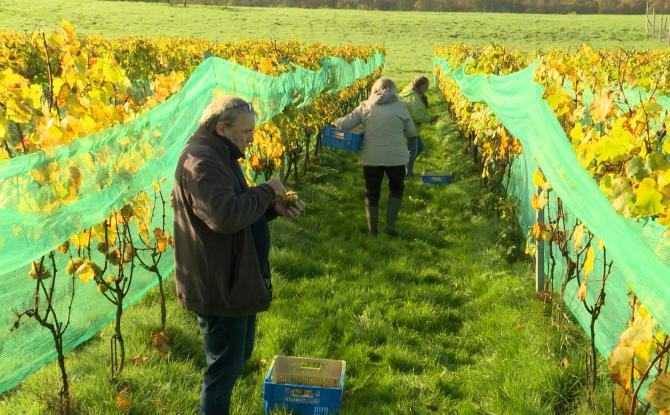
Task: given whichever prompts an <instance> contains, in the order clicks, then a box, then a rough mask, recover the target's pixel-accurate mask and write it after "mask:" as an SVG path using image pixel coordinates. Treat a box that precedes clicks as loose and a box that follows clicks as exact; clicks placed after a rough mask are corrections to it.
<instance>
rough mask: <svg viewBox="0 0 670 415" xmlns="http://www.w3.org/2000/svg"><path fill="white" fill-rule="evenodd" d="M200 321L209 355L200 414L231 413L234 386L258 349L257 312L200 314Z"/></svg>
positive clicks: (216, 414) (207, 355) (219, 414)
mask: <svg viewBox="0 0 670 415" xmlns="http://www.w3.org/2000/svg"><path fill="white" fill-rule="evenodd" d="M198 321H199V322H200V329H201V330H202V332H203V334H204V337H205V356H206V358H207V368H206V369H205V378H204V381H203V383H202V391H201V393H200V415H228V413H229V412H230V396H231V394H232V392H233V386H235V381H236V380H237V378H238V377H239V376H240V374H242V368H243V367H244V362H246V361H247V360H248V359H249V357H251V352H252V351H253V350H254V337H255V335H256V315H255V314H254V315H251V316H246V317H221V316H200V315H198Z"/></svg>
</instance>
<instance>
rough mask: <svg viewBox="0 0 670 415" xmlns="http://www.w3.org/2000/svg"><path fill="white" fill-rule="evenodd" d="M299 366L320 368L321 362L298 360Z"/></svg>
mask: <svg viewBox="0 0 670 415" xmlns="http://www.w3.org/2000/svg"><path fill="white" fill-rule="evenodd" d="M300 368H302V369H321V363H319V362H300Z"/></svg>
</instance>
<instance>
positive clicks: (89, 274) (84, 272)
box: [76, 260, 95, 284]
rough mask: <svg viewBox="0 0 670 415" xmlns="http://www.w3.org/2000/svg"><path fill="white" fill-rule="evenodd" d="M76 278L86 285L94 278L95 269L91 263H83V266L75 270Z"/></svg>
mask: <svg viewBox="0 0 670 415" xmlns="http://www.w3.org/2000/svg"><path fill="white" fill-rule="evenodd" d="M76 273H77V276H78V277H79V279H80V280H81V282H83V283H84V284H86V283H88V282H89V281H90V280H91V279H93V278H94V277H95V269H94V267H93V265H92V262H91V261H88V260H87V261H84V263H83V264H81V265H80V266H79V268H77V271H76Z"/></svg>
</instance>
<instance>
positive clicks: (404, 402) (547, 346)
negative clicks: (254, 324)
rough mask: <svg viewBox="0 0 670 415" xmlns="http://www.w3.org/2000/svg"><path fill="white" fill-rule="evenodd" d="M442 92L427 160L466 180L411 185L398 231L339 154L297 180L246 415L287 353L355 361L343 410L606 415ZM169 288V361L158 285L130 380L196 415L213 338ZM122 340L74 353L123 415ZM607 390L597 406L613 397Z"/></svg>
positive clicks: (84, 373) (86, 401) (0, 409)
mask: <svg viewBox="0 0 670 415" xmlns="http://www.w3.org/2000/svg"><path fill="white" fill-rule="evenodd" d="M430 98H431V101H433V103H434V105H433V107H434V108H435V109H434V110H433V111H435V112H439V113H442V114H443V118H442V119H441V120H440V121H438V123H437V125H436V127H431V128H427V129H425V130H424V131H423V133H424V136H425V137H426V139H427V143H428V147H427V148H428V150H427V151H426V154H425V156H422V158H420V159H419V161H418V162H417V166H416V169H417V171H421V170H424V169H426V170H433V169H447V170H451V171H453V173H454V177H455V178H456V179H457V180H456V181H455V182H454V183H453V184H451V185H449V186H446V187H431V186H427V185H422V184H421V183H420V182H419V181H418V180H416V179H414V180H410V181H409V182H408V185H407V189H406V196H405V201H404V206H403V208H402V212H401V215H400V218H399V224H398V225H399V229H400V230H401V231H402V233H403V236H402V237H401V238H400V239H393V238H389V237H386V236H383V235H380V236H379V237H377V238H371V237H369V236H368V235H367V234H366V225H365V218H364V209H363V178H362V174H361V170H360V167H358V166H357V165H356V162H355V159H354V158H353V157H352V156H350V155H349V154H345V153H340V152H334V151H332V150H328V151H325V152H324V153H323V154H322V156H321V160H320V165H319V167H318V168H317V169H316V170H315V171H314V172H313V173H311V174H310V176H309V177H308V179H307V180H305V181H303V182H302V183H301V184H300V185H299V186H298V187H297V188H298V190H299V191H300V192H301V194H302V195H303V198H304V199H305V200H307V201H308V205H307V211H306V212H307V213H306V215H305V217H303V218H302V219H301V220H299V221H288V220H284V221H281V220H280V221H276V222H274V223H273V224H272V232H273V242H274V246H273V249H272V252H271V263H272V265H273V270H274V277H275V286H276V291H275V301H274V303H273V306H272V308H271V310H270V311H269V312H267V313H263V314H261V316H260V320H259V336H258V340H257V347H256V350H255V351H254V354H253V356H252V359H251V362H250V364H249V365H248V367H247V370H246V371H245V375H244V376H243V378H242V379H241V381H240V382H239V383H238V387H237V388H236V390H235V392H234V401H235V403H234V405H235V407H234V410H233V414H236V415H257V414H261V413H262V398H261V385H262V379H263V376H264V374H265V372H266V370H267V362H269V361H270V360H271V359H272V357H273V356H274V355H278V354H287V355H298V356H313V357H328V358H335V359H344V360H346V362H347V374H346V386H345V394H344V398H343V403H342V412H341V413H342V414H343V415H380V414H381V415H418V414H456V413H457V414H514V415H518V414H554V413H561V414H562V413H569V412H571V413H579V414H589V413H592V412H591V410H590V409H587V408H586V407H585V406H584V403H585V395H584V392H583V385H582V381H581V379H582V373H583V370H584V369H583V362H582V359H583V350H585V343H584V340H583V338H582V337H581V335H580V332H579V331H577V330H576V329H575V328H574V326H571V325H567V326H565V327H563V328H562V330H560V331H559V330H557V329H556V328H555V327H553V326H552V325H551V323H550V320H549V319H548V318H547V317H546V314H547V312H548V310H547V308H546V306H545V305H543V304H542V303H541V302H539V301H537V300H535V298H534V294H533V281H532V275H531V274H530V272H529V263H528V262H526V261H520V262H514V263H511V264H510V263H508V262H507V260H506V259H505V246H501V245H500V244H498V243H497V242H496V241H497V233H498V232H499V230H500V229H501V226H502V225H501V224H500V223H499V222H498V221H497V220H496V218H495V217H492V215H491V213H490V212H486V211H480V210H478V209H476V208H475V207H474V205H475V204H474V203H473V200H474V199H475V198H476V196H477V195H478V193H479V178H478V174H477V168H476V166H475V165H474V163H472V162H471V160H470V159H469V158H468V157H467V156H464V155H463V153H462V149H463V145H464V143H463V142H462V141H461V140H460V139H459V136H458V133H457V132H456V130H455V127H454V125H453V124H451V122H450V121H449V120H448V118H447V117H445V116H444V104H438V103H437V102H436V101H437V100H438V99H439V97H438V96H437V95H432V96H431V97H430ZM385 193H386V190H384V193H383V200H385ZM381 216H382V217H383V211H382V215H381ZM168 292H170V298H169V300H168V303H169V314H168V327H167V331H168V333H169V334H170V335H171V336H172V344H171V353H170V354H169V356H162V355H160V354H159V353H157V352H155V351H153V350H152V348H151V345H150V340H149V337H150V333H151V332H152V330H153V329H154V328H156V326H157V324H158V312H159V311H158V304H157V299H158V296H157V294H156V293H155V292H154V293H153V294H151V295H150V296H148V297H147V298H145V299H144V300H143V301H142V302H140V303H139V304H137V305H134V306H133V307H131V308H130V309H129V310H128V312H127V313H126V314H125V315H124V321H125V322H126V323H125V325H124V326H125V327H126V328H127V332H126V338H127V340H126V342H127V355H128V357H129V358H130V357H135V356H140V357H142V356H148V360H147V361H146V362H144V363H140V364H138V365H134V364H130V363H129V364H128V366H127V368H126V369H125V371H124V373H123V374H122V376H121V378H120V379H119V382H121V383H126V384H127V385H128V387H129V391H130V395H129V399H130V403H131V409H130V411H129V413H131V414H155V413H163V414H194V413H196V412H197V407H198V399H199V395H198V394H199V388H200V382H201V376H202V375H201V374H202V370H203V367H204V356H203V351H202V336H201V334H200V332H199V329H198V327H197V323H196V322H195V320H194V318H193V316H192V315H190V314H189V313H187V312H185V311H182V310H180V309H179V307H178V306H177V301H176V299H175V298H174V295H173V294H172V293H173V288H172V286H170V288H168ZM110 335H111V327H108V328H107V329H105V330H103V331H102V332H101V333H100V334H99V335H97V336H96V337H94V339H92V340H91V341H89V342H88V343H86V344H85V345H83V346H81V347H79V348H78V349H77V350H75V351H74V352H72V353H70V354H68V356H67V365H68V369H69V372H70V376H71V381H72V388H73V394H74V396H75V397H76V399H77V400H78V404H79V408H80V409H81V411H82V413H85V414H92V415H93V414H95V415H102V414H115V413H120V412H121V413H123V411H119V410H118V409H117V408H115V392H114V388H113V386H111V385H110V384H109V367H108V354H109V336H110ZM261 359H263V360H264V361H265V362H266V363H265V364H260V365H258V366H259V367H257V366H256V365H257V364H258V362H259V361H261ZM561 361H563V362H564V364H563V365H561V364H560V362H561ZM565 363H567V365H566V364H565ZM566 366H567V367H566ZM58 376H59V374H58V369H57V367H56V366H55V365H49V366H47V367H45V368H44V369H42V370H40V371H39V372H38V373H36V374H35V375H33V376H31V377H29V378H28V379H27V380H26V381H24V382H23V383H22V384H21V385H20V386H19V387H17V388H15V389H14V390H13V391H10V392H9V393H6V394H5V395H3V396H2V397H0V414H2V415H15V414H30V415H33V414H34V415H37V414H42V413H45V412H46V410H45V402H47V401H48V400H49V393H50V392H51V393H53V392H56V391H57V390H58V386H57V385H58V384H59V383H58V382H59V378H58ZM599 396H600V397H601V401H600V405H602V406H600V407H599V410H598V412H600V410H604V409H605V408H606V405H607V404H608V400H607V395H606V394H605V393H604V392H603V393H601V395H599Z"/></svg>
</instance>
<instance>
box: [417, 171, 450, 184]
mask: <svg viewBox="0 0 670 415" xmlns="http://www.w3.org/2000/svg"><path fill="white" fill-rule="evenodd" d="M451 180H452V176H451V173H447V172H435V171H433V172H426V173H423V174H421V181H422V182H424V183H427V184H449V183H451Z"/></svg>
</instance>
